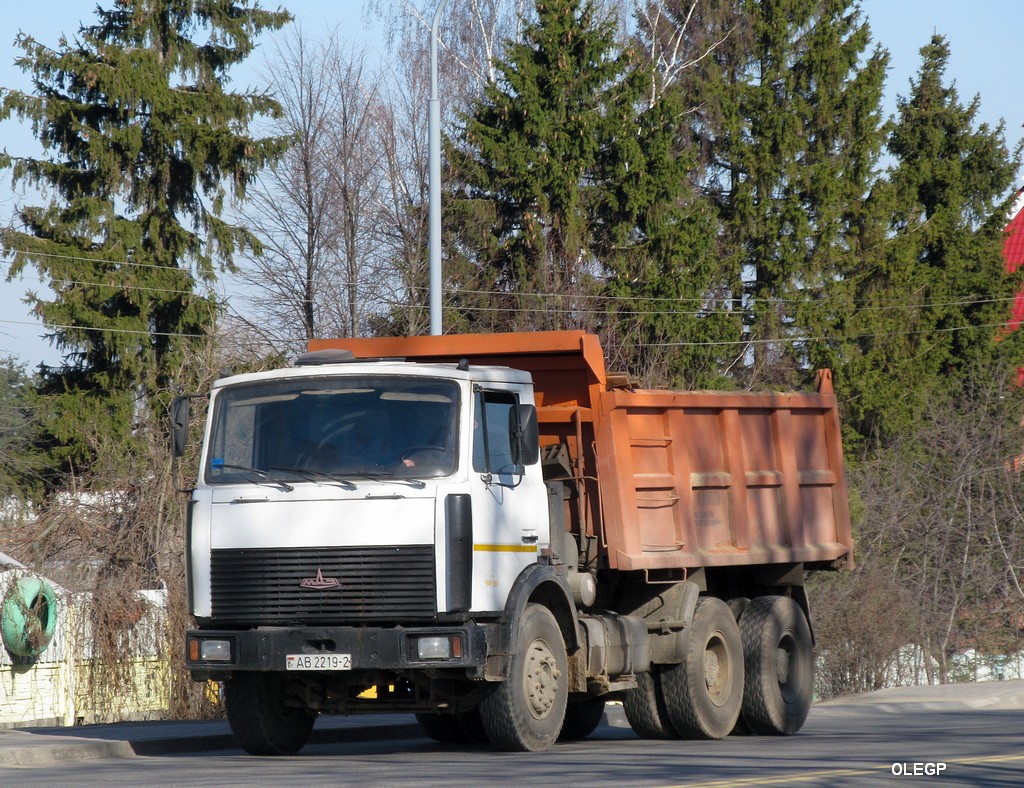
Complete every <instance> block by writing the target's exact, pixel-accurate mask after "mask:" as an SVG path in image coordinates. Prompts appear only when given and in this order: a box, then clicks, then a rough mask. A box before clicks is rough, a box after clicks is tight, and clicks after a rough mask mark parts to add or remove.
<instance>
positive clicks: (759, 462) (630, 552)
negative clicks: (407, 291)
mask: <svg viewBox="0 0 1024 788" xmlns="http://www.w3.org/2000/svg"><path fill="white" fill-rule="evenodd" d="M329 347H335V348H345V349H348V350H351V351H352V352H353V353H354V354H355V355H356V356H357V357H375V356H402V357H405V358H409V359H410V360H417V361H458V360H459V359H461V358H466V359H468V360H469V361H470V363H472V364H488V365H491V364H493V365H500V366H507V367H513V368H516V369H524V370H527V371H529V372H530V373H531V374H532V375H533V380H534V386H535V389H536V400H537V408H538V416H539V420H540V426H541V442H542V444H545V445H547V446H555V445H564V446H565V447H567V450H568V452H567V454H568V462H567V467H566V468H565V476H566V477H567V478H572V479H574V480H575V488H576V490H577V492H578V494H577V495H576V496H574V497H573V499H572V500H571V501H570V502H568V503H567V508H568V512H569V520H570V522H572V523H573V524H574V527H573V530H574V531H576V530H577V529H578V530H579V531H580V534H581V536H582V537H590V538H591V539H596V540H597V542H598V544H599V545H600V547H601V550H600V552H601V554H602V555H603V557H604V560H605V562H606V564H607V566H609V567H611V568H615V569H623V570H661V569H693V568H698V567H703V566H738V565H754V564H780V563H794V562H804V563H809V564H815V565H818V566H833V565H841V564H844V563H845V564H849V563H851V557H852V540H851V535H850V516H849V508H848V501H847V490H846V480H845V475H844V470H843V455H842V446H841V442H840V432H839V416H838V409H837V403H836V398H835V395H834V394H833V392H832V385H831V377H830V375H829V374H828V373H827V372H823V373H821V374H820V376H819V387H818V389H819V390H818V391H817V392H815V393H784V394H780V393H767V394H749V393H731V392H717V391H704V392H673V391H638V390H630V389H624V388H614V387H612V386H611V385H610V384H609V376H608V375H607V373H606V371H605V368H604V356H603V354H602V351H601V346H600V344H599V343H598V340H597V337H595V336H593V335H590V334H585V333H583V332H579V331H557V332H536V333H520V334H466V335H452V336H420V337H399V338H380V339H331V340H312V341H311V342H310V345H309V349H310V350H320V349H324V348H329Z"/></svg>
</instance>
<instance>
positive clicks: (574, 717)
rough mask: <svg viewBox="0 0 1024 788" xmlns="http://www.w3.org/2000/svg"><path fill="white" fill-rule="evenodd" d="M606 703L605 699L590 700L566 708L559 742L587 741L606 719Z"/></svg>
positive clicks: (571, 704)
mask: <svg viewBox="0 0 1024 788" xmlns="http://www.w3.org/2000/svg"><path fill="white" fill-rule="evenodd" d="M604 703H605V701H604V698H588V699H587V700H582V701H579V702H578V703H570V704H569V705H568V706H566V707H565V719H564V720H563V721H562V732H561V733H559V734H558V738H559V740H560V741H574V740H576V739H585V738H587V737H588V736H589V735H590V734H592V733H593V732H594V731H595V730H597V726H598V725H600V724H601V720H603V719H604Z"/></svg>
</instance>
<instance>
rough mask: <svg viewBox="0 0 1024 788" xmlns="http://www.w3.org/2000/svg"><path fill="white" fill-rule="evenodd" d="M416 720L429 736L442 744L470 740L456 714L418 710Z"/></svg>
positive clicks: (460, 742)
mask: <svg viewBox="0 0 1024 788" xmlns="http://www.w3.org/2000/svg"><path fill="white" fill-rule="evenodd" d="M416 722H418V723H419V725H420V728H421V729H422V730H423V732H424V733H425V734H426V735H427V737H428V738H431V739H433V740H434V741H436V742H440V743H441V744H462V743H464V742H467V741H469V737H468V736H467V735H466V732H465V731H464V730H463V729H462V726H461V725H460V724H459V718H458V717H456V716H455V715H454V714H437V713H435V712H430V711H424V712H418V713H417V714H416Z"/></svg>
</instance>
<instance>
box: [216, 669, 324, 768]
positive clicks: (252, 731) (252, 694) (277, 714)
mask: <svg viewBox="0 0 1024 788" xmlns="http://www.w3.org/2000/svg"><path fill="white" fill-rule="evenodd" d="M285 681H286V676H285V675H284V674H281V673H248V672H243V673H236V674H235V675H234V676H232V677H231V680H230V681H227V682H225V684H224V703H225V706H226V707H227V713H228V723H230V725H231V732H232V733H233V734H235V738H236V739H238V743H239V744H241V745H242V749H244V750H245V751H246V752H247V753H249V754H250V755H294V754H295V753H297V752H298V751H299V750H301V749H302V748H303V746H304V745H305V744H306V742H307V741H309V734H310V733H311V732H312V731H313V723H314V722H315V721H316V715H315V714H314V713H313V712H311V711H309V710H308V709H299V708H290V707H288V706H285V704H284V688H285Z"/></svg>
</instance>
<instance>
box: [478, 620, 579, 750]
mask: <svg viewBox="0 0 1024 788" xmlns="http://www.w3.org/2000/svg"><path fill="white" fill-rule="evenodd" d="M568 697H569V689H568V657H567V656H566V652H565V641H564V640H563V639H562V631H561V630H560V629H559V628H558V622H557V621H556V620H555V617H554V615H553V614H552V613H551V611H550V610H548V609H547V608H546V607H544V606H543V605H538V604H534V603H531V604H528V605H527V606H526V610H525V611H524V612H523V617H522V619H521V620H520V623H519V637H518V640H517V642H516V649H515V653H514V654H513V655H512V658H511V659H510V660H509V669H508V676H507V677H506V678H505V680H504V681H502V682H500V683H499V684H498V685H497V686H496V687H495V688H494V690H493V691H492V692H491V693H490V694H489V695H487V696H486V697H485V698H484V699H483V700H482V701H481V702H480V718H481V720H482V721H483V725H484V730H486V731H487V737H488V738H489V739H490V740H491V742H492V743H493V744H494V746H495V747H497V748H498V749H499V750H505V751H507V752H541V751H543V750H547V749H548V748H550V747H551V745H552V744H554V743H555V740H556V739H557V738H558V734H559V733H560V732H561V730H562V721H563V720H564V719H565V707H566V704H567V701H568Z"/></svg>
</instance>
